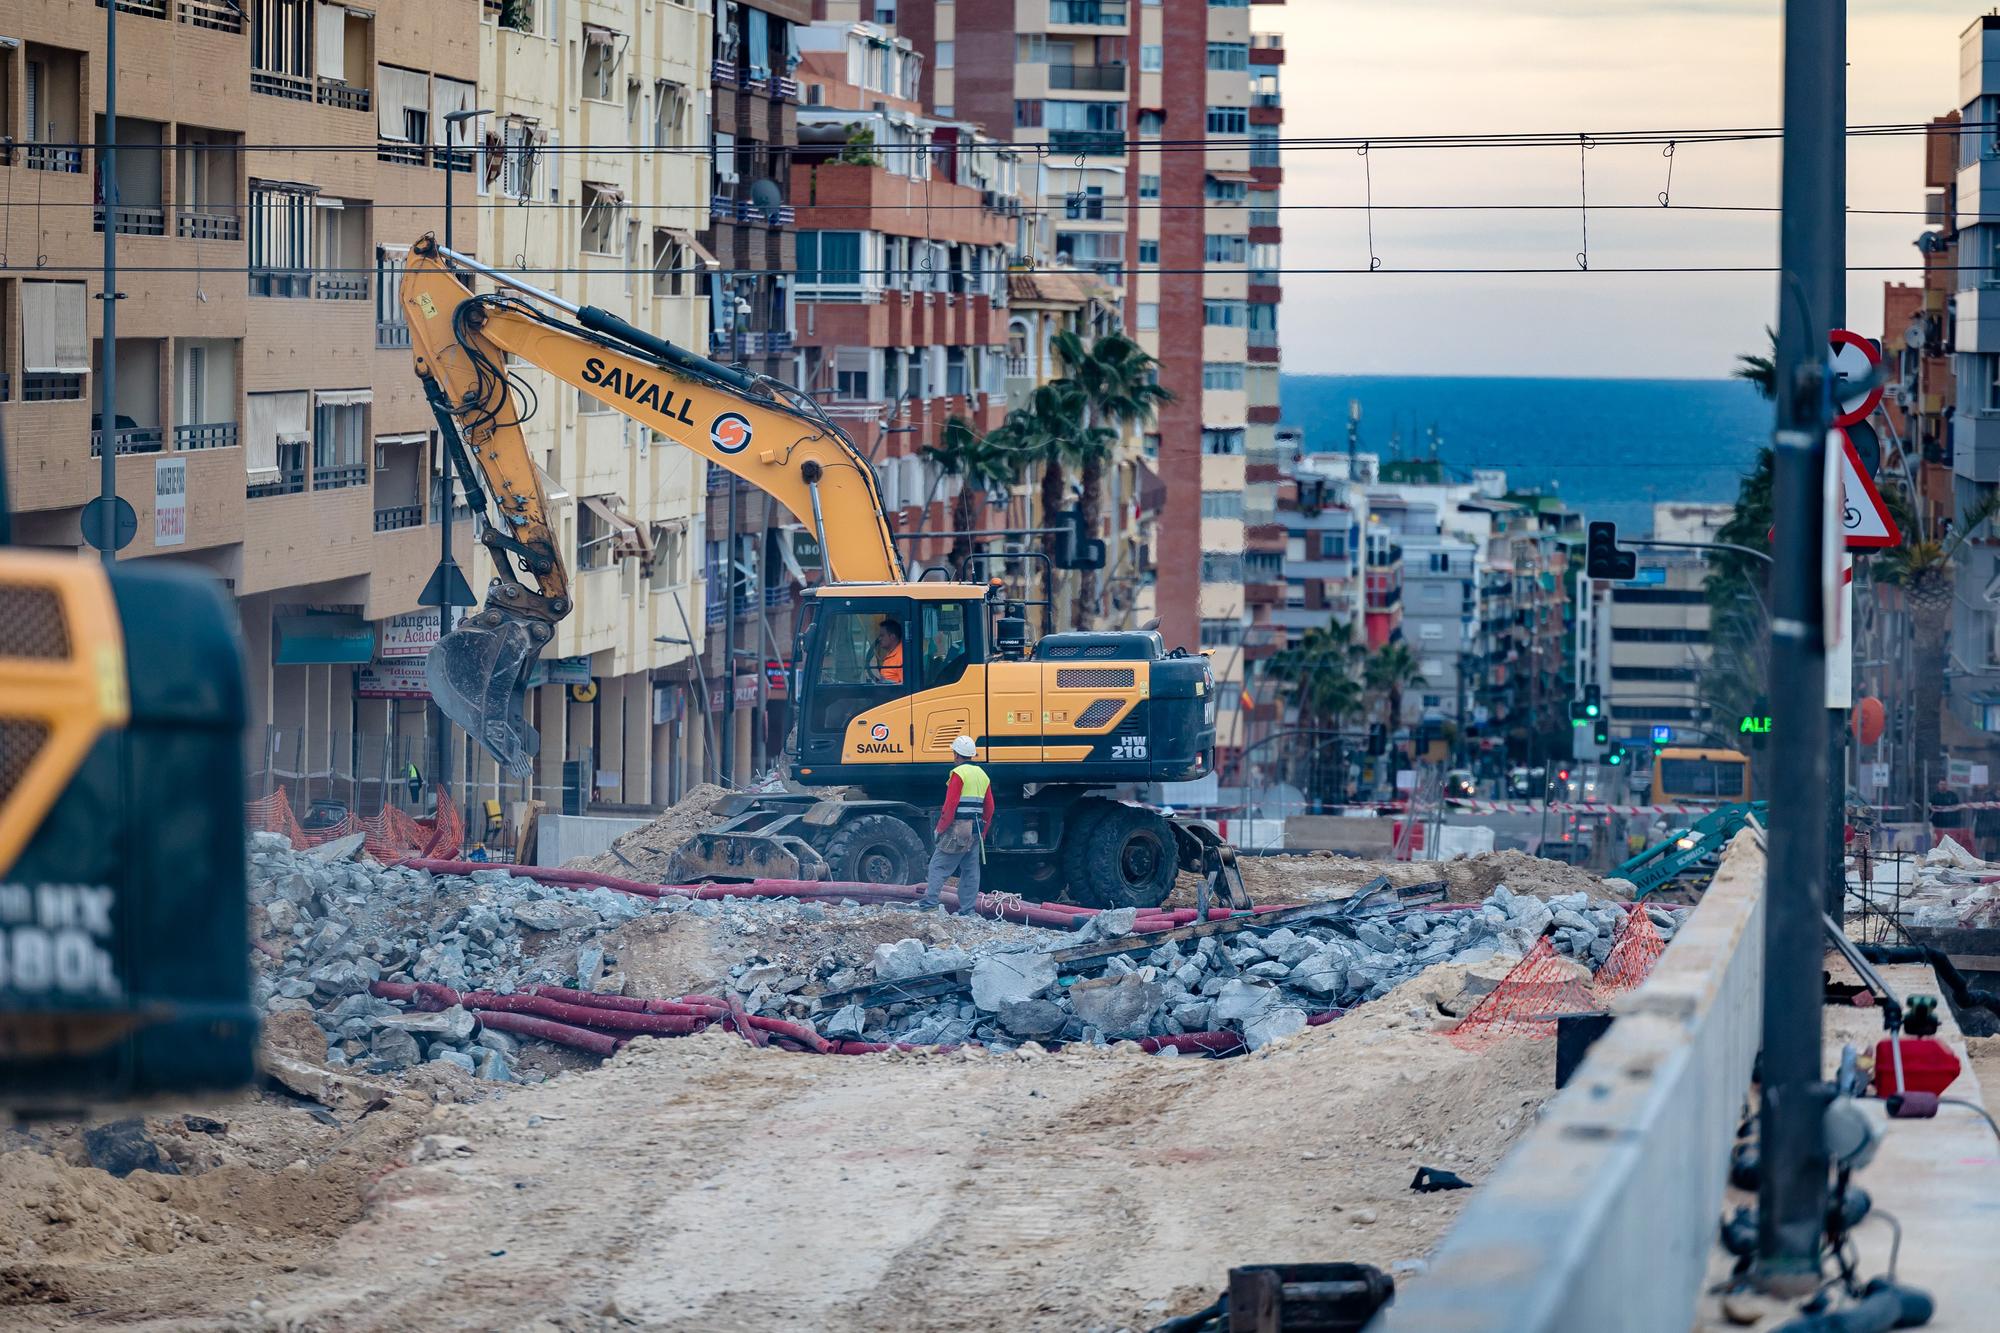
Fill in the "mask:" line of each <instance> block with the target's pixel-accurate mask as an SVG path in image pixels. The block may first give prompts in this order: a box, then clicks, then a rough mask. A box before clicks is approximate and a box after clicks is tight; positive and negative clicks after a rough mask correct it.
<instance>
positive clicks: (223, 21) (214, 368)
mask: <svg viewBox="0 0 2000 1333" xmlns="http://www.w3.org/2000/svg"><path fill="white" fill-rule="evenodd" d="M492 8H493V6H490V5H489V6H488V9H489V10H491V9H492ZM118 10H119V11H120V12H119V13H118V17H117V19H116V22H117V24H118V72H119V80H118V124H117V143H118V148H117V150H116V153H115V156H114V161H115V166H116V192H115V193H116V197H115V198H114V199H111V200H109V201H106V200H102V199H100V198H99V197H98V186H97V173H98V168H99V151H98V149H97V148H96V147H95V145H97V144H99V143H101V142H102V140H103V137H104V136H103V130H104V126H103V123H102V122H103V114H104V107H105V94H106V80H105V62H104V52H105V22H106V11H105V9H104V8H103V7H102V6H98V5H79V4H74V3H67V2H64V3H57V2H56V0H21V3H17V4H14V5H11V6H10V7H9V9H8V12H7V16H6V19H5V21H4V24H0V26H4V28H5V35H6V36H7V37H8V38H10V39H12V40H10V41H8V42H7V43H5V44H0V141H4V142H5V143H6V144H7V145H8V146H7V147H6V148H5V149H4V150H0V183H4V187H5V192H6V193H7V194H8V196H9V197H10V198H11V199H12V200H13V201H14V204H15V206H14V207H12V208H9V209H7V210H6V212H7V213H8V225H9V227H10V237H11V239H10V240H9V241H8V242H7V244H6V249H7V250H8V253H9V256H10V267H8V268H7V269H5V270H4V271H0V414H4V416H5V424H6V445H7V480H8V492H9V503H10V505H11V507H12V508H13V510H14V512H15V527H14V533H15V539H16V540H17V541H20V542H23V543H26V544H29V545H34V546H44V547H55V548H75V547H77V546H79V545H80V544H81V542H82V534H81V531H80V524H79V520H80V514H81V511H82V506H83V505H84V504H85V503H86V502H87V501H89V500H90V499H92V498H93V497H94V496H95V495H96V494H97V490H98V466H99V464H98V451H99V450H100V448H102V447H103V446H104V444H105V443H106V442H107V440H108V443H109V445H110V447H111V448H112V449H113V450H114V451H115V452H116V454H117V455H118V458H117V479H118V492H119V494H120V496H121V497H123V498H124V499H126V500H128V501H129V502H130V503H131V504H132V507H133V509H134V510H135V511H136V513H137V518H138V531H137V534H136V536H135V537H134V539H133V541H132V543H131V544H130V545H129V546H127V547H126V548H125V549H124V550H123V551H122V552H120V558H121V559H160V558H170V559H174V560H177V561H182V562H185V563H188V564H192V565H196V566H199V567H201V568H204V569H206V570H208V571H210V572H212V573H214V574H215V575H216V576H218V577H219V578H221V579H223V580H225V582H226V584H227V586H228V587H229V588H230V589H231V591H232V592H233V593H234V594H235V596H236V598H237V605H238V609H239V611H240V612H241V615H242V619H243V628H244V637H245V641H246V647H247V650H248V680H249V694H250V698H249V704H250V721H251V725H250V728H249V734H248V740H247V744H246V749H247V751H248V753H247V755H246V763H247V765H248V767H249V769H250V771H251V773H252V775H253V785H258V786H260V787H261V784H263V783H264V782H270V783H272V784H274V785H276V784H284V785H286V786H288V787H289V788H290V790H291V791H292V793H293V795H294V798H295V800H300V801H303V800H304V799H307V798H331V799H336V800H341V801H347V802H351V803H357V804H359V805H360V806H361V807H362V808H363V809H364V810H367V811H372V810H373V809H375V808H376V806H378V805H379V804H380V803H381V802H382V801H383V800H385V799H387V798H388V797H389V796H391V795H392V794H394V793H396V792H400V791H402V790H403V788H402V786H401V784H400V783H397V784H395V785H394V786H390V785H388V784H387V783H386V782H385V779H388V778H389V777H391V776H392V770H393V769H395V768H396V767H397V766H399V765H400V764H401V763H402V762H404V761H405V760H410V759H413V760H415V761H417V762H418V763H419V764H420V766H421V767H422V769H423V771H424V772H426V773H428V772H429V771H430V763H429V759H428V756H429V753H430V744H429V741H428V737H427V734H426V729H427V722H426V710H425V707H424V704H423V702H422V700H421V699H420V698H411V697H409V696H410V695H411V694H412V692H413V690H412V685H413V678H414V680H419V681H420V678H421V671H420V670H418V671H414V672H413V671H412V670H411V668H412V667H420V666H421V662H420V660H418V659H420V657H421V654H422V652H423V650H424V647H425V644H426V636H427V635H428V636H430V637H434V636H435V626H436V616H435V613H434V612H429V611H424V612H421V613H420V610H419V607H418V603H417V596H418V593H419V592H420V591H421V590H422V588H423V586H424V582H425V580H426V578H427V577H428V576H429V575H430V572H431V570H432V568H433V567H434V566H435V564H436V563H437V559H438V548H439V539H438V532H437V529H436V528H435V527H434V526H431V525H432V524H434V523H436V521H437V519H438V516H439V503H438V498H437V496H436V494H435V492H434V490H433V489H432V487H431V486H430V485H429V484H428V483H429V479H430V478H431V477H432V476H434V475H435V473H436V470H437V458H438V451H437V438H436V435H435V433H434V426H433V421H432V418H431V414H430V410H429V408H428V406H427V405H426V404H425V402H424V399H423V396H422V394H421V393H420V392H419V390H418V385H417V381H416V378H415V376H414V375H413V374H412V373H411V366H410V354H409V352H408V350H407V346H408V343H407V334H406V331H405V330H404V328H403V324H402V316H401V311H400V309H399V307H398V306H397V305H396V302H395V299H394V294H395V281H394V272H393V270H394V268H395V265H396V263H397V260H396V258H395V256H396V255H397V254H398V253H399V247H402V246H406V245H407V244H408V243H409V241H410V240H411V239H412V238H413V237H415V236H417V235H419V234H421V233H422V232H424V231H430V230H441V225H442V219H443V208H442V204H443V198H444V182H445V174H446V171H447V170H448V169H450V168H452V167H454V166H455V167H456V169H457V170H458V171H459V172H460V173H461V174H460V175H459V176H458V178H457V202H458V204H459V206H460V210H459V219H458V229H457V230H458V235H459V237H460V238H461V239H462V241H463V242H464V243H467V244H472V243H474V238H475V232H476V228H477V210H476V207H475V205H476V204H477V203H479V202H480V200H479V199H478V196H477V193H476V191H475V188H474V181H473V172H472V169H471V168H472V166H473V156H474V154H473V147H474V144H473V141H472V139H471V138H470V136H469V133H461V134H460V135H459V136H458V137H457V138H456V139H455V141H454V142H453V143H452V144H450V145H448V144H447V143H446V134H447V131H446V127H445V121H444V117H445V116H446V115H447V114H448V113H450V112H452V111H455V110H461V109H470V108H472V107H473V106H474V105H475V103H474V89H475V81H476V80H477V78H478V72H479V12H480V11H479V9H478V7H476V6H474V5H471V4H434V3H428V2H427V0H426V2H424V3H419V2H418V0H376V2H375V3H372V4H370V5H367V6H365V7H352V8H350V7H346V6H340V5H330V4H313V3H309V2H308V0H242V2H241V3H235V2H233V0H153V2H152V3H146V4H120V5H118ZM302 145H310V146H311V147H302ZM23 200H36V201H38V203H39V206H38V207H36V208H32V209H30V208H24V207H21V206H20V205H21V201H23ZM107 202H108V203H109V204H110V207H108V208H107V207H105V204H106V203H107ZM106 226H109V227H110V228H111V229H112V231H113V233H114V234H115V236H116V253H117V257H118V260H119V263H120V264H121V265H123V266H127V268H128V270H129V271H127V272H125V273H124V274H122V275H121V278H120V281H119V287H120V289H121V291H122V299H121V300H120V301H119V302H118V329H117V341H116V346H115V347H113V348H111V349H110V350H109V352H108V355H107V351H106V349H105V348H104V347H103V346H102V345H101V341H102V340H101V338H100V337H99V334H98V331H99V328H100V320H101V317H102V309H103V307H102V304H101V303H100V302H99V301H98V300H97V299H96V298H97V297H98V296H100V295H101V294H102V292H101V290H100V288H101V280H100V277H99V264H100V261H101V259H102V243H103V236H102V229H103V228H104V227H106ZM22 256H28V257H30V259H31V260H32V261H33V262H24V261H23V260H22V258H21V257H22ZM148 269H150V270H155V271H151V272H148V271H144V270H148ZM107 364H109V365H110V366H111V367H112V368H113V369H114V370H115V377H116V402H115V405H114V408H113V411H112V414H111V416H112V419H111V420H110V421H108V422H106V421H102V420H101V416H102V413H101V408H100V406H99V402H100V393H99V391H100V386H101V382H102V380H101V377H102V375H103V373H104V370H105V368H106V366H107ZM457 534H458V535H459V536H460V538H461V544H460V545H459V547H458V551H459V559H460V560H461V561H463V560H465V559H467V558H469V555H470V550H471V545H472V544H471V540H470V538H471V532H470V525H464V526H461V527H460V528H458V529H457ZM403 654H415V656H414V657H406V656H403Z"/></svg>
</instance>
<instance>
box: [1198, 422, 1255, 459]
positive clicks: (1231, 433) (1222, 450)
mask: <svg viewBox="0 0 2000 1333" xmlns="http://www.w3.org/2000/svg"><path fill="white" fill-rule="evenodd" d="M1243 434H1244V431H1243V427H1241V426H1204V427H1202V431H1201V451H1202V452H1203V453H1205V454H1240V453H1242V452H1243Z"/></svg>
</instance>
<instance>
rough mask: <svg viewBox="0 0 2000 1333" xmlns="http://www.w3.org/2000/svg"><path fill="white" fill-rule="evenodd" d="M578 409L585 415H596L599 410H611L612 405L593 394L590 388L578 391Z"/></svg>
mask: <svg viewBox="0 0 2000 1333" xmlns="http://www.w3.org/2000/svg"><path fill="white" fill-rule="evenodd" d="M576 410H577V412H578V413H580V414H581V415H583V416H587V417H588V416H595V415H596V414H598V413H599V412H609V411H610V410H611V408H610V405H609V404H607V403H605V402H604V401H603V400H602V399H600V398H598V397H596V396H595V395H593V394H592V393H591V392H590V391H589V390H588V389H578V390H577V391H576Z"/></svg>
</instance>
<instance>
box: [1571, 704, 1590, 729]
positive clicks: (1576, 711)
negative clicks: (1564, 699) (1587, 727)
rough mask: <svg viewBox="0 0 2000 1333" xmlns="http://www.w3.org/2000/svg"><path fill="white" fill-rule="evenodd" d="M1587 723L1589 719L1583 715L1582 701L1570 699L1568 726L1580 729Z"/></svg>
mask: <svg viewBox="0 0 2000 1333" xmlns="http://www.w3.org/2000/svg"><path fill="white" fill-rule="evenodd" d="M1587 721H1589V719H1588V718H1586V717H1584V715H1583V700H1581V699H1571V700H1570V701H1569V724H1570V725H1571V726H1572V727H1580V726H1582V725H1583V724H1584V723H1585V722H1587Z"/></svg>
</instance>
